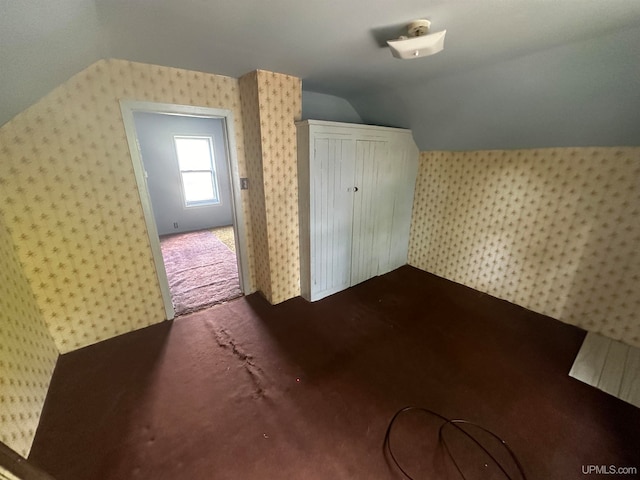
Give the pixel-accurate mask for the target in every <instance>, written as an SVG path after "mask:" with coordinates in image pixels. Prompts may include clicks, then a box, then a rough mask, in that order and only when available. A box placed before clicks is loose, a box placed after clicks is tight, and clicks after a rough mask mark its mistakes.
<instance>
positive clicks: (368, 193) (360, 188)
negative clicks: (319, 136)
mask: <svg viewBox="0 0 640 480" xmlns="http://www.w3.org/2000/svg"><path fill="white" fill-rule="evenodd" d="M388 158H389V143H388V142H386V141H379V140H357V141H356V155H355V184H354V186H355V189H354V194H353V234H352V239H351V285H355V284H357V283H360V282H364V281H365V280H367V279H369V278H372V277H375V276H376V275H377V274H378V252H379V250H380V245H379V241H380V240H379V238H380V234H379V232H380V229H379V228H378V218H379V215H378V212H379V211H380V210H381V209H382V210H388V207H389V205H388V203H389V202H391V208H393V197H390V198H389V197H388V196H387V195H384V194H383V195H381V192H380V191H379V189H378V172H379V171H381V170H382V171H384V170H386V169H385V168H384V164H385V162H387V160H388Z"/></svg>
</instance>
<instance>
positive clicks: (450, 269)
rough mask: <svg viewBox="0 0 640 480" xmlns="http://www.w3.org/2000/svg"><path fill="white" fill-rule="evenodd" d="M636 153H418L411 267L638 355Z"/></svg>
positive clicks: (639, 187) (639, 171) (639, 158)
mask: <svg viewBox="0 0 640 480" xmlns="http://www.w3.org/2000/svg"><path fill="white" fill-rule="evenodd" d="M639 245H640V148H637V147H629V148H627V147H621V148H595V147H594V148H549V149H535V150H503V151H500V150H497V151H470V152H422V153H421V160H420V171H419V174H418V180H417V188H416V196H415V201H414V211H413V220H412V229H411V239H410V251H409V263H410V264H411V265H414V266H416V267H418V268H421V269H423V270H426V271H429V272H432V273H434V274H436V275H439V276H442V277H445V278H448V279H450V280H453V281H455V282H458V283H462V284H464V285H468V286H470V287H472V288H475V289H477V290H480V291H482V292H486V293H489V294H491V295H494V296H496V297H499V298H502V299H505V300H508V301H510V302H513V303H516V304H519V305H521V306H523V307H526V308H528V309H531V310H534V311H536V312H540V313H543V314H546V315H549V316H551V317H554V318H556V319H559V320H562V321H564V322H567V323H571V324H574V325H577V326H579V327H581V328H584V329H586V330H590V331H595V332H600V333H602V334H604V335H606V336H609V337H612V338H614V339H619V340H623V341H625V342H627V343H629V344H631V345H636V346H640V313H639V312H640V289H639V288H638V285H639V284H640V277H639V276H638V275H639V273H638V272H640V249H639Z"/></svg>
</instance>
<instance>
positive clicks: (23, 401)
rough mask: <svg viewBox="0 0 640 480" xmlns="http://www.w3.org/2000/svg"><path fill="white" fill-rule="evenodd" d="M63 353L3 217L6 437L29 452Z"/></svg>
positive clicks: (0, 310)
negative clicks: (46, 319)
mask: <svg viewBox="0 0 640 480" xmlns="http://www.w3.org/2000/svg"><path fill="white" fill-rule="evenodd" d="M57 358H58V351H57V349H56V346H55V343H54V342H53V339H52V338H51V336H50V335H49V332H48V330H47V327H46V325H45V323H44V321H43V319H42V316H41V314H40V311H39V310H38V306H37V303H36V300H35V298H34V296H33V292H32V291H31V289H30V287H29V284H28V282H27V279H26V278H25V276H24V273H23V271H22V267H21V265H20V262H19V260H18V256H17V254H16V252H15V250H14V246H13V242H12V240H11V236H10V234H9V232H8V231H7V229H6V226H5V224H4V221H3V220H2V218H1V217H0V440H1V441H2V442H3V443H4V444H6V445H8V446H9V447H11V448H12V449H14V450H15V451H16V452H18V453H20V454H21V455H23V456H24V457H26V456H27V455H28V454H29V450H30V449H31V443H32V441H33V437H34V434H35V431H36V428H37V426H38V420H39V419H40V412H41V411H42V406H43V405H44V399H45V396H46V393H47V389H48V387H49V381H50V379H51V375H52V373H53V368H54V366H55V363H56V359H57Z"/></svg>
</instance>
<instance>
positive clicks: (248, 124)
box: [239, 71, 273, 302]
mask: <svg viewBox="0 0 640 480" xmlns="http://www.w3.org/2000/svg"><path fill="white" fill-rule="evenodd" d="M239 88H240V99H241V105H242V116H243V120H244V145H245V158H246V165H247V176H248V178H249V181H250V182H251V183H250V185H249V190H248V193H249V204H250V209H251V227H252V230H253V232H252V233H253V249H254V258H255V280H256V283H255V286H256V289H257V290H259V291H260V292H262V294H263V295H264V296H265V298H266V299H267V300H269V301H270V302H271V301H272V297H273V295H272V290H271V270H270V268H271V267H270V262H269V240H268V234H267V214H266V207H265V197H264V192H265V189H264V176H263V172H262V131H261V128H260V100H259V98H258V72H257V71H254V72H250V73H247V74H246V75H244V76H242V77H241V78H240V80H239Z"/></svg>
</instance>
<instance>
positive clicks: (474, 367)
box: [30, 267, 640, 480]
mask: <svg viewBox="0 0 640 480" xmlns="http://www.w3.org/2000/svg"><path fill="white" fill-rule="evenodd" d="M583 337H584V332H582V331H580V330H578V329H576V328H574V327H572V326H569V325H565V324H562V323H560V322H557V321H555V320H552V319H550V318H548V317H544V316H541V315H537V314H534V313H532V312H529V311H526V310H524V309H522V308H520V307H517V306H514V305H511V304H509V303H507V302H503V301H500V300H496V299H495V298H492V297H489V296H487V295H484V294H480V293H478V292H476V291H474V290H471V289H469V288H466V287H462V286H460V285H456V284H454V283H451V282H448V281H445V280H442V279H440V278H437V277H435V276H433V275H430V274H427V273H424V272H421V271H419V270H416V269H413V268H411V267H403V268H401V269H399V270H396V271H395V272H392V273H390V274H387V275H385V276H383V277H378V278H375V279H373V280H370V281H367V282H365V283H363V284H361V285H359V286H357V287H354V288H351V289H349V290H348V291H345V292H342V293H340V294H337V295H334V296H332V297H329V298H327V299H324V300H322V301H320V302H316V303H314V304H310V303H308V302H306V301H305V300H302V299H300V298H296V299H293V300H290V301H287V302H284V303H282V304H280V305H277V306H270V305H269V304H268V303H267V302H266V301H265V300H263V299H262V298H261V297H259V296H257V295H251V296H248V297H245V298H241V299H238V300H235V301H233V302H229V303H226V304H224V305H218V306H215V307H213V308H210V309H207V310H203V311H200V312H197V313H195V314H192V315H189V316H186V317H183V318H181V319H179V320H177V321H175V322H165V323H163V324H160V325H156V326H152V327H149V328H147V329H144V330H141V331H137V332H133V333H130V334H127V335H124V336H121V337H118V338H115V339H112V340H108V341H106V342H103V343H101V344H98V345H94V346H91V347H87V348H85V349H82V350H79V351H76V352H73V353H70V354H67V355H64V356H62V357H61V358H60V360H59V362H58V365H57V367H56V371H55V374H54V377H53V380H52V383H51V388H50V391H49V396H48V398H47V402H46V405H45V408H44V412H43V415H42V420H41V423H40V427H39V429H38V432H37V435H36V440H35V443H34V446H33V449H32V453H31V456H30V459H31V460H32V461H33V462H34V463H35V464H37V465H39V466H41V467H43V468H44V469H45V470H47V471H49V472H51V473H52V474H53V475H54V476H56V478H58V479H59V480H65V479H69V480H71V479H94V480H99V479H154V480H163V479H171V480H176V479H193V480H208V479H399V478H402V477H401V475H400V474H399V473H397V471H396V470H395V469H394V468H391V467H389V466H388V464H387V461H386V460H385V456H384V455H383V453H382V442H383V437H384V433H385V429H386V427H387V423H388V422H389V420H390V418H391V416H392V415H393V414H394V413H395V412H396V411H397V410H398V409H399V408H401V407H403V406H405V405H418V406H423V407H427V408H431V409H433V410H436V411H438V412H440V413H442V414H443V415H446V416H448V417H453V418H466V419H468V420H472V421H475V422H478V423H480V424H482V425H483V426H485V427H487V428H489V429H491V430H492V431H494V432H495V433H497V434H498V435H500V436H501V437H502V438H504V439H505V440H506V441H507V442H508V443H509V444H510V445H511V447H512V448H513V450H514V451H515V452H516V454H517V455H518V457H519V458H520V460H521V462H522V465H523V467H524V469H525V472H526V473H527V476H528V478H529V479H530V480H536V479H537V480H549V479H562V480H569V479H579V478H600V477H598V476H597V475H590V476H588V477H585V476H584V475H583V474H582V470H581V469H582V468H583V465H585V466H586V465H591V464H596V465H612V464H613V465H618V466H628V465H637V466H638V452H639V451H640V428H638V427H639V426H640V410H639V409H637V408H635V407H632V406H631V405H628V404H626V403H624V402H622V401H620V400H617V399H615V398H613V397H611V396H608V395H606V394H605V393H603V392H601V391H598V390H596V389H594V388H592V387H589V386H587V385H584V384H582V383H580V382H578V381H577V380H574V379H573V378H570V377H569V376H568V375H567V372H568V371H569V369H570V367H571V364H572V362H573V360H574V357H575V355H576V353H577V351H578V349H579V347H580V344H581V341H582V339H583ZM435 435H436V431H435V426H434V425H433V422H431V421H428V420H424V419H422V418H419V417H417V416H414V417H407V418H405V419H404V420H403V421H402V422H400V423H399V424H398V429H397V431H396V432H395V433H394V438H393V445H394V448H395V451H396V452H397V453H398V457H399V459H400V460H401V461H402V462H403V464H404V465H405V467H406V468H407V469H408V470H409V471H410V472H412V473H413V474H414V476H415V478H417V479H437V478H451V479H457V478H459V477H458V476H456V475H457V474H454V472H453V470H452V468H451V465H450V464H449V463H447V461H446V459H444V457H443V452H442V449H441V448H437V447H435ZM453 448H454V449H455V450H456V452H457V455H458V458H459V462H460V463H461V465H463V468H468V470H467V472H471V474H470V475H468V476H467V478H469V479H480V478H504V477H502V476H499V475H498V474H497V472H496V469H495V468H492V466H491V465H489V467H484V462H485V461H486V460H485V459H483V458H481V456H480V457H479V456H478V455H477V452H476V451H475V450H473V449H471V448H469V447H468V446H465V445H464V444H463V443H459V444H455V442H454V445H453ZM478 462H480V463H478ZM478 470H481V473H480V474H475V473H477V471H478ZM474 472H475V473H474ZM513 475H514V478H518V477H517V476H515V474H513ZM602 478H605V476H603V477H602ZM608 478H610V476H608ZM624 478H633V476H625V477H624Z"/></svg>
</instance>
